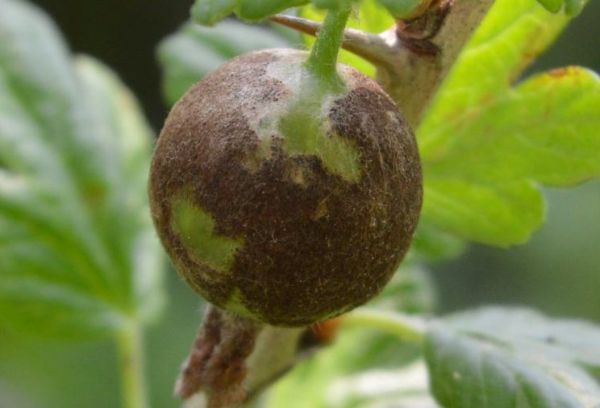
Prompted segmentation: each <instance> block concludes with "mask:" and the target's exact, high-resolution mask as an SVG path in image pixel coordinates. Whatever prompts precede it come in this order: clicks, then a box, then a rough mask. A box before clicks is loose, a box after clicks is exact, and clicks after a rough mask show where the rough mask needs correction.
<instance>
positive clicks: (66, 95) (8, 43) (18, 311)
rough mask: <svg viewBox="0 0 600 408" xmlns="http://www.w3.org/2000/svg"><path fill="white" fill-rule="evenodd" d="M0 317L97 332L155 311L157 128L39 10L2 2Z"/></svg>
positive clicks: (71, 333) (73, 333)
mask: <svg viewBox="0 0 600 408" xmlns="http://www.w3.org/2000/svg"><path fill="white" fill-rule="evenodd" d="M0 9H1V10H2V13H0V163H2V164H3V168H2V169H0V322H2V324H3V325H7V326H10V327H12V328H14V329H19V330H21V331H24V332H28V333H30V334H35V335H51V336H57V337H79V336H100V335H106V334H110V333H112V332H115V331H117V330H121V329H122V328H123V326H124V325H126V324H128V322H130V321H131V320H144V321H147V320H148V319H150V318H151V317H152V316H154V315H155V314H156V312H157V311H158V309H159V308H160V300H161V292H160V287H159V286H160V265H161V257H160V255H159V254H160V253H161V250H160V247H159V245H158V242H157V240H156V239H155V237H154V233H153V229H152V225H151V221H150V219H149V213H148V209H147V203H146V199H145V197H146V194H145V180H146V174H147V166H148V163H149V155H150V142H151V132H150V130H149V128H148V126H147V125H146V122H145V120H144V119H143V117H142V115H141V112H140V110H139V107H138V106H137V104H136V102H135V100H134V99H133V97H132V96H131V94H130V93H129V92H128V91H127V90H126V89H125V88H124V87H123V85H122V84H121V83H120V82H119V81H118V79H117V78H116V77H115V76H114V74H112V73H111V72H110V71H108V69H106V68H104V67H103V66H102V65H101V64H99V63H98V62H96V61H94V60H91V59H89V58H83V59H79V60H78V61H77V62H75V63H74V61H73V60H72V58H71V57H70V56H69V54H68V52H67V50H66V47H65V45H64V43H63V41H62V40H61V38H60V36H59V35H58V34H57V31H56V29H55V28H54V26H53V25H52V23H51V22H50V21H49V20H48V19H47V17H46V16H45V15H44V14H43V13H42V12H41V11H39V10H38V9H37V8H34V7H32V6H29V5H27V4H26V3H24V2H21V1H17V0H0Z"/></svg>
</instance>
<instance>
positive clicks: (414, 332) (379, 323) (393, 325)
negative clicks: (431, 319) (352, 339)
mask: <svg viewBox="0 0 600 408" xmlns="http://www.w3.org/2000/svg"><path fill="white" fill-rule="evenodd" d="M342 327H344V328H350V327H360V328H373V329H377V330H380V331H382V332H385V333H388V334H391V335H393V336H396V337H398V338H399V339H401V340H402V341H405V342H407V343H414V344H421V343H422V342H423V337H424V335H425V324H424V322H423V321H421V320H418V319H415V318H412V317H409V316H405V315H402V314H399V313H392V312H384V311H379V310H372V309H365V308H361V309H356V310H355V311H353V312H350V313H348V314H346V315H344V316H343V317H342Z"/></svg>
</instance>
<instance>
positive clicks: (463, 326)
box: [425, 308, 600, 408]
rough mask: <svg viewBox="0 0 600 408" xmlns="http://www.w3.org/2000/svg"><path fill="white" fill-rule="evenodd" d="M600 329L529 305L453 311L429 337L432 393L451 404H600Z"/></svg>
mask: <svg viewBox="0 0 600 408" xmlns="http://www.w3.org/2000/svg"><path fill="white" fill-rule="evenodd" d="M598 344H600V328H598V327H597V326H593V325H591V324H589V323H585V322H581V321H575V320H551V319H548V318H546V317H545V316H542V315H540V314H538V313H536V312H533V311H529V310H525V309H501V308H487V309H482V310H479V311H475V312H468V313H463V314H459V315H457V316H453V317H450V318H448V319H446V320H445V321H443V322H442V323H441V324H439V325H438V326H437V327H436V328H435V329H433V330H432V331H431V332H430V333H429V334H428V336H427V340H426V346H425V355H426V359H427V364H428V367H429V373H430V382H431V388H432V391H433V393H434V395H435V397H436V399H437V400H438V402H439V403H440V404H442V405H443V406H444V407H447V408H479V407H487V408H513V407H531V408H537V407H539V408H569V407H574V408H575V407H577V408H581V407H590V408H592V407H596V406H598V405H599V404H600V386H599V385H598V383H597V382H596V381H595V380H594V378H593V377H592V376H591V375H590V372H589V371H590V370H592V369H594V368H596V369H597V367H599V366H600V348H598Z"/></svg>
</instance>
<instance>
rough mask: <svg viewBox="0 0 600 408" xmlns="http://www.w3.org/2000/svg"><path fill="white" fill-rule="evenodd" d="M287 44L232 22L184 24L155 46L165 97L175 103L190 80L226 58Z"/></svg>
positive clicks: (263, 31) (262, 30)
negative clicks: (206, 25) (161, 69)
mask: <svg viewBox="0 0 600 408" xmlns="http://www.w3.org/2000/svg"><path fill="white" fill-rule="evenodd" d="M290 46H291V44H290V41H289V40H288V39H287V38H285V37H284V36H282V35H279V34H277V33H276V32H274V31H272V30H268V29H266V28H263V27H259V26H251V25H247V24H243V23H239V22H236V21H223V22H221V23H220V24H218V25H217V26H215V27H213V28H206V27H200V26H197V25H194V24H185V25H184V26H182V27H181V29H180V30H179V31H178V32H176V33H175V34H173V35H171V36H169V37H167V38H166V39H165V40H164V41H163V42H162V43H161V44H160V45H159V48H158V56H159V60H160V62H161V65H162V67H163V71H164V80H163V90H164V94H165V96H166V99H167V101H168V102H169V103H170V104H173V103H175V102H176V101H177V100H178V99H179V98H180V97H181V96H182V95H183V94H184V93H185V92H186V91H187V90H188V89H189V88H190V87H191V86H192V85H193V84H194V83H196V82H197V81H199V80H200V79H201V78H202V77H203V76H204V75H206V74H207V73H209V72H211V71H213V70H215V69H216V68H217V67H218V66H219V65H221V64H223V63H224V62H225V61H227V60H228V59H230V58H233V57H236V56H238V55H240V54H243V53H245V52H249V51H253V50H259V49H263V48H278V47H279V48H281V47H290Z"/></svg>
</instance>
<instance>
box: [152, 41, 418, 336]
mask: <svg viewBox="0 0 600 408" xmlns="http://www.w3.org/2000/svg"><path fill="white" fill-rule="evenodd" d="M306 58H307V53H305V52H302V51H297V50H287V49H274V50H263V51H258V52H253V53H249V54H246V55H243V56H240V57H238V58H236V59H233V60H231V61H229V62H228V63H226V64H224V65H223V66H221V67H220V68H219V69H217V70H216V71H215V72H213V73H212V74H210V75H208V76H206V77H205V78H204V79H203V80H202V81H201V82H200V83H198V84H196V85H195V86H194V87H193V88H191V89H190V90H189V91H188V93H187V94H186V95H185V96H184V97H183V98H182V99H181V100H180V101H179V102H178V103H177V104H176V105H175V107H174V108H173V109H172V111H171V113H170V114H169V117H168V118H167V121H166V124H165V126H164V128H163V130H162V133H161V135H160V138H159V140H158V144H157V147H156V151H155V154H154V159H153V162H152V168H151V177H150V202H151V209H152V216H153V219H154V223H155V225H156V228H157V230H158V233H159V235H160V238H161V240H162V242H163V245H164V246H165V248H166V249H167V251H168V253H169V255H170V257H171V259H172V260H173V262H174V264H175V267H176V269H177V270H178V272H179V273H180V274H181V275H182V276H183V277H184V278H185V280H186V281H187V282H188V283H189V284H190V285H191V286H192V287H193V288H194V289H195V290H196V291H197V292H198V293H200V294H201V295H202V296H203V297H204V298H206V299H207V300H208V301H210V302H211V303H213V304H215V305H217V306H218V307H220V308H222V309H225V310H228V311H230V312H232V313H235V314H239V315H242V316H244V317H247V318H250V319H253V320H257V321H260V322H264V323H268V324H272V325H279V326H302V325H308V324H311V323H314V322H317V321H322V320H325V319H328V318H331V317H334V316H337V315H339V314H341V313H344V312H347V311H349V310H351V309H352V308H354V307H356V306H359V305H361V304H363V303H365V302H366V301H368V300H369V299H371V298H372V297H373V296H375V295H376V294H377V293H379V291H380V290H381V289H382V288H383V287H384V285H385V284H386V283H387V282H388V280H389V279H390V277H391V276H392V274H393V273H394V271H395V269H396V268H397V266H398V264H399V262H400V260H401V259H402V257H403V256H404V254H405V253H406V251H407V249H408V247H409V245H410V242H411V239H412V235H413V232H414V230H415V227H416V224H417V220H418V216H419V212H420V208H421V197H422V176H421V167H420V162H419V156H418V151H417V146H416V142H415V138H414V135H413V133H412V131H411V129H410V128H409V126H408V124H407V123H406V121H405V119H404V118H403V117H402V115H401V114H400V113H399V112H398V109H397V107H396V106H395V104H394V102H393V101H392V100H391V99H390V98H389V97H388V96H387V94H386V93H385V92H384V91H383V90H382V89H381V88H380V87H379V85H378V84H377V83H376V82H374V81H373V80H371V79H369V78H367V77H365V76H364V75H362V74H360V73H359V72H357V71H356V70H354V69H352V68H349V67H346V66H342V65H339V66H338V74H339V76H340V77H341V79H342V82H343V84H342V86H341V87H340V88H337V90H336V91H333V92H332V91H330V90H328V89H329V88H328V87H327V86H325V85H323V84H321V83H319V82H318V80H315V78H314V77H312V76H311V73H310V72H308V71H307V69H306V67H305V65H304V62H305V60H306Z"/></svg>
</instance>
